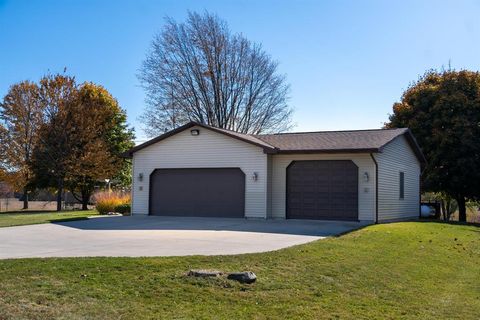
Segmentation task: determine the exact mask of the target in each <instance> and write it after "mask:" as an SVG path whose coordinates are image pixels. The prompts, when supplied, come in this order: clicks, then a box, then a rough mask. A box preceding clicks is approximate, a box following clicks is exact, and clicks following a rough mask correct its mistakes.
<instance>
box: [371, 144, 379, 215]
mask: <svg viewBox="0 0 480 320" xmlns="http://www.w3.org/2000/svg"><path fill="white" fill-rule="evenodd" d="M370 157H372V160H373V162H374V163H375V223H376V224H377V223H378V162H377V160H376V159H375V157H374V156H373V153H370Z"/></svg>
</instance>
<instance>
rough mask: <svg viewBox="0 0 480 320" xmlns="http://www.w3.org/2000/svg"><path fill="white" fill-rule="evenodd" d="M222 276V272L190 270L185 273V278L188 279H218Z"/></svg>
mask: <svg viewBox="0 0 480 320" xmlns="http://www.w3.org/2000/svg"><path fill="white" fill-rule="evenodd" d="M222 274H223V272H222V271H218V270H190V271H188V273H187V276H190V277H218V276H221V275H222Z"/></svg>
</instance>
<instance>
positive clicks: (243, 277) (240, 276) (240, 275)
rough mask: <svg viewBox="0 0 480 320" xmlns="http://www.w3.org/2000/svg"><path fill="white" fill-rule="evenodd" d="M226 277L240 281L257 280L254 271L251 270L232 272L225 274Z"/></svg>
mask: <svg viewBox="0 0 480 320" xmlns="http://www.w3.org/2000/svg"><path fill="white" fill-rule="evenodd" d="M227 279H229V280H235V281H238V282H240V283H247V284H250V283H254V282H255V281H257V276H256V275H255V273H253V272H251V271H245V272H232V273H229V274H228V275H227Z"/></svg>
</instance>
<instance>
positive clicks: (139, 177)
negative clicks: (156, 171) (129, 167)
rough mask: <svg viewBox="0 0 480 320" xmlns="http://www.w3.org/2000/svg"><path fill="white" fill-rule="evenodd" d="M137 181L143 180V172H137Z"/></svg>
mask: <svg viewBox="0 0 480 320" xmlns="http://www.w3.org/2000/svg"><path fill="white" fill-rule="evenodd" d="M138 181H143V173H142V172H140V173H139V174H138Z"/></svg>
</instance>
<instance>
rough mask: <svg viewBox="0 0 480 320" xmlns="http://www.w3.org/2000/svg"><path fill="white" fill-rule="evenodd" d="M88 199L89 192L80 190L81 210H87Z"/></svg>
mask: <svg viewBox="0 0 480 320" xmlns="http://www.w3.org/2000/svg"><path fill="white" fill-rule="evenodd" d="M89 201H90V193H88V192H86V191H82V210H88V202H89Z"/></svg>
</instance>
